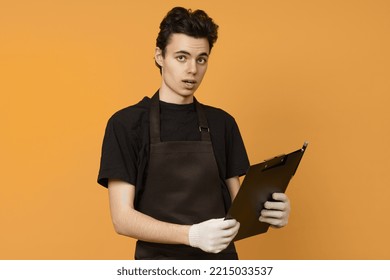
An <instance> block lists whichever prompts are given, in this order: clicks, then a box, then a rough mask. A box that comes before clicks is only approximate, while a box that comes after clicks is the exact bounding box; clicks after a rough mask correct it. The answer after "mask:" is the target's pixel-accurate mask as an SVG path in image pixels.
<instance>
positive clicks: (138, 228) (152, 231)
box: [108, 180, 189, 245]
mask: <svg viewBox="0 0 390 280" xmlns="http://www.w3.org/2000/svg"><path fill="white" fill-rule="evenodd" d="M108 190H109V199H110V210H111V218H112V222H113V224H114V228H115V231H116V232H117V233H118V234H121V235H125V236H129V237H133V238H136V239H139V240H143V241H149V242H157V243H166V244H186V245H188V244H189V240H188V231H189V226H186V225H177V224H171V223H166V222H162V221H159V220H156V219H154V218H152V217H150V216H148V215H145V214H143V213H141V212H139V211H137V210H135V209H134V196H135V187H134V186H133V185H131V184H129V183H126V182H123V181H120V180H110V181H109V183H108Z"/></svg>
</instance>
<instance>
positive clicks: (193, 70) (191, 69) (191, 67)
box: [187, 59, 198, 75]
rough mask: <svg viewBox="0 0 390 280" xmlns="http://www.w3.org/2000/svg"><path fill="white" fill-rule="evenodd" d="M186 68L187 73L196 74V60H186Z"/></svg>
mask: <svg viewBox="0 0 390 280" xmlns="http://www.w3.org/2000/svg"><path fill="white" fill-rule="evenodd" d="M187 67H188V69H187V71H188V73H189V74H194V75H195V74H196V73H197V72H198V65H197V64H196V61H195V60H192V59H191V60H189V61H188V65H187Z"/></svg>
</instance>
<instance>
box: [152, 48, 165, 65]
mask: <svg viewBox="0 0 390 280" xmlns="http://www.w3.org/2000/svg"><path fill="white" fill-rule="evenodd" d="M154 60H155V61H156V63H157V64H158V65H160V66H161V67H162V66H163V55H162V50H161V49H160V48H159V47H156V50H155V52H154Z"/></svg>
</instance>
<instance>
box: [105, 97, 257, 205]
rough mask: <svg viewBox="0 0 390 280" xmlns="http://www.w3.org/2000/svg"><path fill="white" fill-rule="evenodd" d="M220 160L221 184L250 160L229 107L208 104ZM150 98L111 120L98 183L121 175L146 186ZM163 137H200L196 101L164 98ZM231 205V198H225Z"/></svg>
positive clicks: (216, 156)
mask: <svg viewBox="0 0 390 280" xmlns="http://www.w3.org/2000/svg"><path fill="white" fill-rule="evenodd" d="M204 107H205V113H206V117H207V120H208V123H209V128H210V135H211V140H212V145H213V149H214V155H215V158H216V161H217V165H218V170H219V175H220V179H221V184H222V185H223V186H225V187H226V183H225V180H226V179H228V178H231V177H234V176H241V175H244V174H245V173H246V172H247V170H248V168H249V160H248V156H247V153H246V150H245V146H244V143H243V141H242V138H241V135H240V132H239V129H238V126H237V124H236V122H235V120H234V118H233V117H232V116H230V115H229V114H228V113H226V112H225V111H223V110H221V109H218V108H214V107H211V106H207V105H204ZM149 108H150V98H148V97H144V98H143V99H142V100H141V101H140V102H139V103H138V104H136V105H133V106H130V107H127V108H124V109H122V110H120V111H118V112H116V113H115V114H114V115H113V116H112V117H111V118H110V119H109V121H108V124H107V128H106V132H105V135H104V140H103V146H102V155H101V163H100V171H99V175H98V183H99V184H101V185H102V186H104V187H107V185H108V179H120V180H123V181H126V182H128V183H130V184H132V185H134V186H135V187H136V196H137V193H139V191H140V190H141V188H143V187H144V182H145V178H146V176H147V165H148V158H149ZM160 119H161V121H160V122H161V140H162V141H163V142H164V141H200V132H199V126H198V118H197V114H196V109H195V104H194V103H192V104H184V105H178V104H170V103H165V102H162V101H160ZM225 203H227V204H228V205H226V206H227V207H228V206H229V204H230V202H228V201H225Z"/></svg>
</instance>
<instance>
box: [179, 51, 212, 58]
mask: <svg viewBox="0 0 390 280" xmlns="http://www.w3.org/2000/svg"><path fill="white" fill-rule="evenodd" d="M175 54H186V55H189V56H191V54H190V53H189V52H187V51H177V52H175ZM198 56H207V57H208V56H209V54H208V53H206V52H203V53H201V54H200V55H198Z"/></svg>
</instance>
